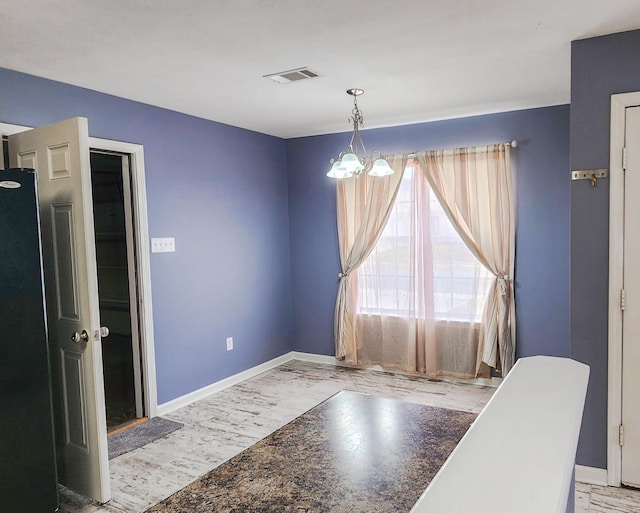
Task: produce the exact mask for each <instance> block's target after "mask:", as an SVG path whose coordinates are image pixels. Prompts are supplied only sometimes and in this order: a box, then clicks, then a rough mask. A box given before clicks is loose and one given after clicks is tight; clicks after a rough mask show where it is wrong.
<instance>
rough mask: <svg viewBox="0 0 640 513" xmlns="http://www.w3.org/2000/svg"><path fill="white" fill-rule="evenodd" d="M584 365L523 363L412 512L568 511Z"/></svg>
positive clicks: (548, 360)
mask: <svg viewBox="0 0 640 513" xmlns="http://www.w3.org/2000/svg"><path fill="white" fill-rule="evenodd" d="M588 379H589V367H588V366H586V365H584V364H582V363H578V362H576V361H573V360H569V359H566V358H555V357H550V356H533V357H530V358H521V359H519V360H518V362H517V363H516V365H515V366H514V367H513V369H512V370H511V372H510V373H509V375H508V376H507V377H506V378H505V379H504V381H503V382H502V384H501V385H500V387H499V388H498V390H497V391H496V393H495V394H494V395H493V397H492V398H491V400H490V401H489V402H488V403H487V406H486V407H485V408H484V410H482V412H481V413H480V415H478V418H477V419H476V420H475V422H474V423H473V424H472V426H471V427H470V428H469V431H467V433H466V434H465V436H464V437H463V438H462V440H461V441H460V443H459V444H458V445H457V447H456V448H455V449H454V451H453V452H452V453H451V455H450V456H449V458H448V459H447V461H446V462H445V463H444V465H443V466H442V468H441V469H440V470H439V471H438V473H437V474H436V475H435V476H434V478H433V480H432V481H431V483H430V484H429V486H428V487H427V489H426V490H425V491H424V493H423V494H422V496H421V497H420V499H419V500H418V502H416V504H415V505H414V507H413V508H412V509H411V513H469V512H482V513H565V511H566V509H567V499H568V497H569V492H570V491H571V490H572V486H571V483H572V476H573V469H574V465H575V455H576V447H577V444H578V436H579V433H580V424H581V421H582V410H583V407H584V399H585V394H586V390H587V382H588Z"/></svg>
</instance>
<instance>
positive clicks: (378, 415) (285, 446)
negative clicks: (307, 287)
mask: <svg viewBox="0 0 640 513" xmlns="http://www.w3.org/2000/svg"><path fill="white" fill-rule="evenodd" d="M475 417H476V415H475V414H473V413H468V412H461V411H456V410H449V409H444V408H436V407H431V406H424V405H419V404H413V403H408V402H404V401H398V400H392V399H384V398H379V397H373V396H370V395H364V394H358V393H354V392H346V391H343V392H339V393H337V394H336V395H334V396H332V397H330V398H329V399H327V400H326V401H324V402H322V403H320V404H319V405H317V406H315V407H314V408H312V409H311V410H309V411H308V412H306V413H305V414H303V415H301V416H299V417H297V418H296V419H294V420H293V421H291V422H290V423H289V424H287V425H285V426H283V427H282V428H280V429H278V430H277V431H275V432H273V433H272V434H271V435H269V436H267V437H266V438H263V439H262V440H260V441H259V442H257V443H255V444H254V445H252V446H251V447H249V448H248V449H246V450H245V451H243V452H241V453H240V454H238V455H237V456H234V457H233V458H231V459H230V460H228V461H227V462H225V463H223V464H222V465H220V466H219V467H217V468H215V469H214V470H212V471H210V472H209V473H207V474H205V475H204V476H202V477H200V478H199V479H197V480H196V481H194V482H193V483H191V484H190V485H188V486H186V487H185V488H183V489H182V490H180V491H178V492H176V493H174V494H173V495H171V496H170V497H168V498H167V499H165V500H163V501H161V502H159V503H158V504H156V505H155V506H152V507H151V508H149V509H148V510H147V513H187V512H188V513H205V512H206V513H211V512H220V513H240V512H242V513H258V512H260V513H272V512H273V513H276V512H278V513H282V512H285V513H287V512H292V513H293V512H295V513H311V512H313V513H329V512H331V513H385V512H389V513H392V512H393V513H399V512H408V511H409V510H410V509H411V507H412V506H413V504H414V503H415V502H416V501H417V500H418V498H419V497H420V495H421V493H422V492H423V491H424V490H425V488H426V487H427V485H428V484H429V482H430V481H431V479H432V478H433V476H434V475H435V473H436V472H437V471H438V469H439V468H440V467H441V466H442V464H443V463H444V461H445V460H446V458H447V457H448V456H449V454H450V453H451V451H452V450H453V449H454V447H455V446H456V444H457V443H458V442H459V441H460V439H461V438H462V436H463V435H464V433H465V432H466V431H467V429H468V428H469V426H470V425H471V423H472V422H473V420H474V419H475Z"/></svg>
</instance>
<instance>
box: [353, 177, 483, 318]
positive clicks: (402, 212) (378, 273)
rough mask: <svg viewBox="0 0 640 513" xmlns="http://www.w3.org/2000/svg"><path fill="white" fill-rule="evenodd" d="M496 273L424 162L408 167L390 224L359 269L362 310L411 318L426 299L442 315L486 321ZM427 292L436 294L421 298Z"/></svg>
mask: <svg viewBox="0 0 640 513" xmlns="http://www.w3.org/2000/svg"><path fill="white" fill-rule="evenodd" d="M416 174H418V175H417V176H416ZM492 277H493V275H492V274H491V273H490V272H489V271H488V270H487V269H485V267H484V266H483V265H482V264H480V262H478V260H477V259H476V258H475V256H474V255H473V254H472V253H471V252H470V251H469V249H468V248H467V247H466V245H465V243H464V242H463V241H462V239H461V238H460V236H459V235H458V233H457V232H456V230H455V228H454V227H453V225H452V224H451V221H449V218H448V217H447V215H446V214H445V212H444V210H443V209H442V206H441V205H440V203H439V201H438V199H437V197H436V196H435V194H433V192H432V191H431V190H430V188H429V186H428V182H427V180H426V178H424V176H423V175H422V172H421V171H420V169H419V167H418V166H417V165H416V166H415V168H414V166H413V165H410V166H408V167H407V168H406V169H405V173H404V176H403V179H402V183H401V185H400V189H399V192H398V196H397V198H396V203H395V205H394V207H393V210H392V212H391V215H390V217H389V220H388V223H387V225H386V226H385V229H384V231H383V233H382V235H381V237H380V239H379V241H378V243H377V245H376V247H375V249H374V250H373V252H372V253H371V255H369V258H368V259H367V260H366V261H365V262H364V264H363V265H362V266H361V267H360V268H359V270H358V312H359V313H363V314H374V315H375V314H377V315H381V316H397V317H410V316H413V315H416V313H415V312H416V306H415V305H417V304H420V303H421V301H422V303H423V304H424V303H426V304H427V305H428V310H429V312H431V314H432V315H433V317H434V318H435V319H437V320H451V321H462V322H480V320H481V317H482V309H483V307H484V302H485V297H486V295H487V291H488V287H489V285H490V283H491V279H492ZM425 284H426V285H425ZM425 293H426V294H431V296H432V297H431V298H426V300H425V299H424V298H422V299H421V298H419V297H417V296H418V294H425Z"/></svg>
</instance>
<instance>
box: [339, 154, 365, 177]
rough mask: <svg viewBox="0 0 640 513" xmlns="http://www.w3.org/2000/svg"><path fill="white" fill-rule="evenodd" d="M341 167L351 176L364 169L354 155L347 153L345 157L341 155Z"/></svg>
mask: <svg viewBox="0 0 640 513" xmlns="http://www.w3.org/2000/svg"><path fill="white" fill-rule="evenodd" d="M342 167H344V168H345V169H346V170H347V171H349V172H351V173H352V174H353V173H357V172H358V171H362V170H363V169H364V166H363V165H362V164H361V163H360V159H359V158H358V156H357V155H356V154H355V153H347V154H346V155H343V157H342Z"/></svg>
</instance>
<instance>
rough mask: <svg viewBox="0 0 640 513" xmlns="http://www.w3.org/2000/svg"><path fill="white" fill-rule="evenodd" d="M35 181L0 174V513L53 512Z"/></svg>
mask: <svg viewBox="0 0 640 513" xmlns="http://www.w3.org/2000/svg"><path fill="white" fill-rule="evenodd" d="M41 254H42V253H41V246H40V229H39V214H38V201H37V186H36V175H35V173H34V172H33V171H32V170H7V171H0V503H1V504H0V510H2V511H7V512H9V511H10V512H11V513H23V512H24V513H47V512H52V511H56V509H57V507H58V491H57V484H56V481H57V479H56V460H55V449H54V435H53V418H52V405H51V379H50V369H49V354H48V345H47V331H46V315H45V309H44V299H43V298H44V292H43V282H42V257H41Z"/></svg>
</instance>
